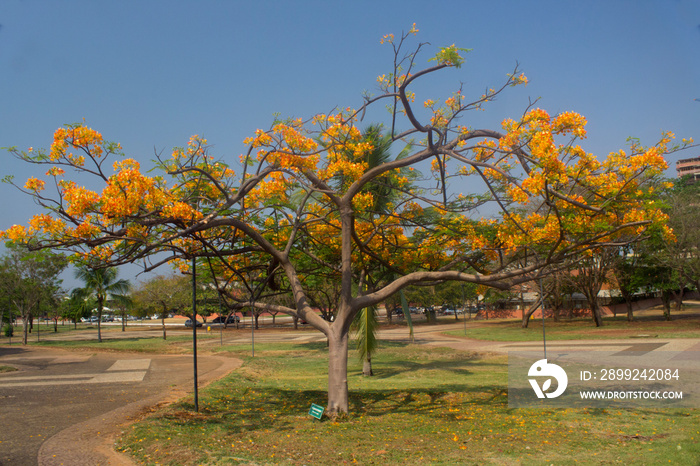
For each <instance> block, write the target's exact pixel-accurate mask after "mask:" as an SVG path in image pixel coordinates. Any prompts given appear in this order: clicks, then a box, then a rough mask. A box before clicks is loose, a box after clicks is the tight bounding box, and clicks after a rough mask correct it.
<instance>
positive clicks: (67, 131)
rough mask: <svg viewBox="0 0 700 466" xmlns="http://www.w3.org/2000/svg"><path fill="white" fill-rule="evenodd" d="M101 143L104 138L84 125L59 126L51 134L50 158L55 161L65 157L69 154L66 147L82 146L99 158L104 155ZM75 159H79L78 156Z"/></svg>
mask: <svg viewBox="0 0 700 466" xmlns="http://www.w3.org/2000/svg"><path fill="white" fill-rule="evenodd" d="M103 143H104V140H103V139H102V135H101V134H100V133H98V132H97V131H95V130H93V129H90V128H88V127H86V126H84V125H78V126H68V127H63V128H59V129H57V130H56V132H54V135H53V143H52V144H51V152H50V159H51V160H53V161H55V160H58V159H60V158H63V157H67V156H68V155H69V154H67V153H66V151H67V150H68V147H80V148H83V149H85V150H87V151H89V152H90V153H91V154H92V155H93V156H95V157H98V158H99V157H101V156H102V155H104V149H103V148H102V144H103ZM75 160H76V161H80V158H77V159H75ZM83 160H84V159H83Z"/></svg>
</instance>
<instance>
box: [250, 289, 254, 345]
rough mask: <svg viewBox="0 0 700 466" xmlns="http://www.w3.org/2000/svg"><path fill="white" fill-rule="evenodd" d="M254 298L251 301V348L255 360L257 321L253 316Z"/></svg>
mask: <svg viewBox="0 0 700 466" xmlns="http://www.w3.org/2000/svg"><path fill="white" fill-rule="evenodd" d="M252 298H253V297H252V295H251V299H250V335H251V338H250V348H251V352H252V355H251V357H253V358H254V357H255V319H254V316H253V299H252Z"/></svg>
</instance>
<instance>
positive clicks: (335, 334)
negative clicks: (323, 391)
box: [326, 324, 349, 418]
mask: <svg viewBox="0 0 700 466" xmlns="http://www.w3.org/2000/svg"><path fill="white" fill-rule="evenodd" d="M333 327H335V328H331V331H330V332H329V334H328V407H327V408H326V412H327V413H328V416H329V417H331V418H333V417H336V416H338V415H340V414H347V412H348V338H349V337H348V332H347V331H346V332H343V331H342V329H341V328H340V327H341V326H340V325H337V324H336V325H334V326H333Z"/></svg>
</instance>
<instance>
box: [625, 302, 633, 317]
mask: <svg viewBox="0 0 700 466" xmlns="http://www.w3.org/2000/svg"><path fill="white" fill-rule="evenodd" d="M625 304H627V322H633V321H634V311H633V310H632V301H631V300H629V299H626V300H625Z"/></svg>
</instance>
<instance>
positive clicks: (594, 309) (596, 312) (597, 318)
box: [590, 302, 603, 327]
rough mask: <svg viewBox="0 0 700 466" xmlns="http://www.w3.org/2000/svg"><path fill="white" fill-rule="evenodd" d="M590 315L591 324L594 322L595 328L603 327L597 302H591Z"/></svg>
mask: <svg viewBox="0 0 700 466" xmlns="http://www.w3.org/2000/svg"><path fill="white" fill-rule="evenodd" d="M590 306H591V314H593V322H595V326H596V327H602V326H603V316H602V315H601V314H600V307H599V306H598V303H597V302H591V303H590Z"/></svg>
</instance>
